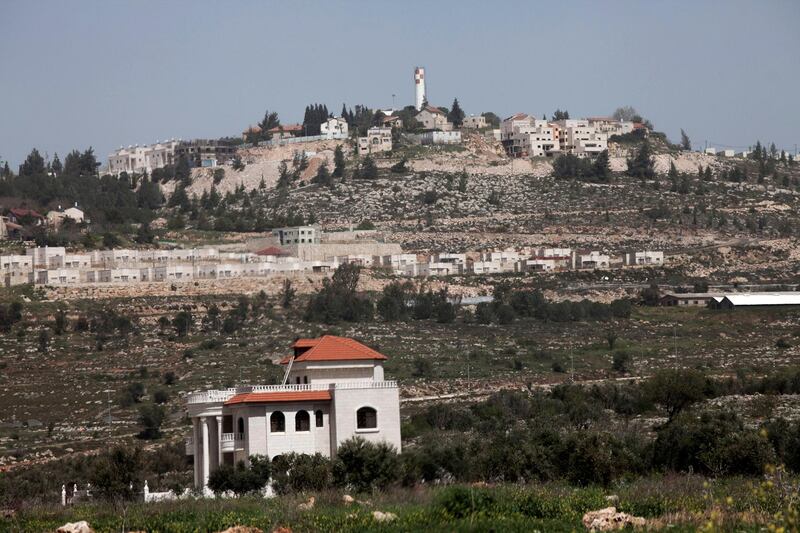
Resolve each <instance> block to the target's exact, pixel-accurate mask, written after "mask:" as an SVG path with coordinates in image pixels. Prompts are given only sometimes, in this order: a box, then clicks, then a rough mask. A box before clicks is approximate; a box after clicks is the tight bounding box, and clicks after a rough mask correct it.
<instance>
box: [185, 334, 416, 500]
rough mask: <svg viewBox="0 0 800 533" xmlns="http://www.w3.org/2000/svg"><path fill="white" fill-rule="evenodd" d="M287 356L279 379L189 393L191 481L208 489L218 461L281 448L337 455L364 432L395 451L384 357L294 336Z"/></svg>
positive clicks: (395, 405) (396, 413)
mask: <svg viewBox="0 0 800 533" xmlns="http://www.w3.org/2000/svg"><path fill="white" fill-rule="evenodd" d="M292 348H293V350H294V353H293V354H292V355H290V356H287V357H285V358H284V359H283V360H282V361H281V364H283V365H286V366H287V368H286V376H285V379H284V383H285V384H284V385H262V386H247V387H239V388H235V389H224V390H210V391H206V392H199V393H195V394H191V395H190V396H189V397H188V401H187V404H188V414H189V417H191V420H192V436H191V437H190V438H189V439H188V440H187V443H186V452H187V454H188V455H191V456H192V457H193V460H194V484H195V487H196V488H198V489H201V488H202V489H205V488H206V487H207V485H208V478H209V475H210V474H211V472H213V471H214V470H216V469H217V468H219V466H220V465H234V464H236V463H237V462H238V461H245V462H247V461H248V460H249V458H250V457H251V456H253V455H263V456H266V457H268V458H270V459H274V458H275V457H276V456H279V455H283V454H286V453H292V452H294V453H301V454H314V453H320V454H322V455H325V456H327V457H334V456H335V455H336V451H337V449H338V448H339V445H341V444H342V443H343V442H344V441H346V440H348V439H350V438H352V437H355V436H359V437H363V438H364V439H366V440H368V441H370V442H386V443H388V444H391V445H392V446H394V447H395V448H396V449H397V450H398V451H400V447H401V441H400V397H399V393H398V388H397V383H396V382H394V381H385V380H384V375H383V363H384V361H386V356H384V355H382V354H380V353H378V352H376V351H375V350H373V349H371V348H369V347H367V346H365V345H363V344H361V343H360V342H357V341H355V340H353V339H348V338H344V337H336V336H333V335H325V336H323V337H320V338H318V339H298V340H297V341H296V342H295V343H294V344H293V345H292Z"/></svg>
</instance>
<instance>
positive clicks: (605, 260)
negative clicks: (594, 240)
mask: <svg viewBox="0 0 800 533" xmlns="http://www.w3.org/2000/svg"><path fill="white" fill-rule="evenodd" d="M610 264H611V258H610V257H609V256H608V255H606V254H603V253H600V252H598V251H594V250H593V251H591V252H576V254H575V268H608V267H609V266H610Z"/></svg>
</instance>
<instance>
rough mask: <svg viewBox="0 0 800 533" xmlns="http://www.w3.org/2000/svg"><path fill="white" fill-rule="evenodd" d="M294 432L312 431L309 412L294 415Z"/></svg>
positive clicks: (299, 412)
mask: <svg viewBox="0 0 800 533" xmlns="http://www.w3.org/2000/svg"><path fill="white" fill-rule="evenodd" d="M294 430H295V431H311V418H310V417H309V416H308V412H307V411H298V412H297V414H296V415H294Z"/></svg>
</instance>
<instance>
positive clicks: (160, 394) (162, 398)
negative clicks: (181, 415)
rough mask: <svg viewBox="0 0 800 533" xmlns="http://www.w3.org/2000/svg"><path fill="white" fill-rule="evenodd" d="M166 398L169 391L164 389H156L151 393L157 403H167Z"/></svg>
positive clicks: (167, 398)
mask: <svg viewBox="0 0 800 533" xmlns="http://www.w3.org/2000/svg"><path fill="white" fill-rule="evenodd" d="M168 400H169V393H168V392H167V391H165V390H164V389H158V390H157V391H155V392H154V393H153V401H154V402H156V403H158V404H162V403H167V401H168Z"/></svg>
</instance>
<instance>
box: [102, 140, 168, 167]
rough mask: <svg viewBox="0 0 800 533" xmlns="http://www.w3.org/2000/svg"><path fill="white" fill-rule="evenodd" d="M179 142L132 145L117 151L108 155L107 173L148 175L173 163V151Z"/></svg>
mask: <svg viewBox="0 0 800 533" xmlns="http://www.w3.org/2000/svg"><path fill="white" fill-rule="evenodd" d="M179 142H180V141H178V140H175V139H171V140H169V141H164V142H160V141H156V142H155V144H145V145H141V146H139V145H138V144H137V145H133V146H128V147H127V148H124V147H122V146H120V147H119V149H118V150H115V151H113V152H111V153H110V154H109V155H108V172H109V174H113V175H115V176H118V175H120V174H122V173H123V172H127V173H128V174H143V173H145V172H146V173H148V174H150V173H151V172H153V170H155V169H157V168H163V167H165V166H167V165H172V164H174V163H175V161H176V159H175V149H176V147H177V146H178V144H179Z"/></svg>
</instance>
